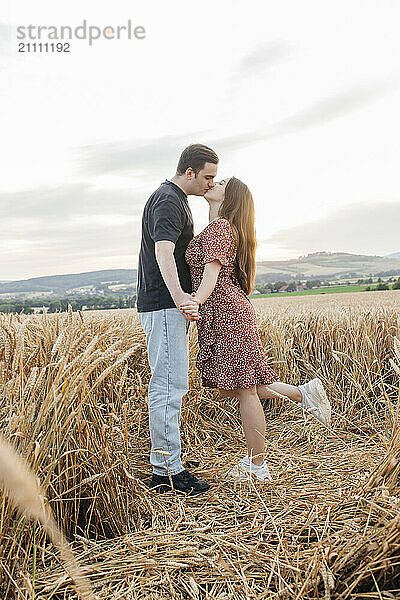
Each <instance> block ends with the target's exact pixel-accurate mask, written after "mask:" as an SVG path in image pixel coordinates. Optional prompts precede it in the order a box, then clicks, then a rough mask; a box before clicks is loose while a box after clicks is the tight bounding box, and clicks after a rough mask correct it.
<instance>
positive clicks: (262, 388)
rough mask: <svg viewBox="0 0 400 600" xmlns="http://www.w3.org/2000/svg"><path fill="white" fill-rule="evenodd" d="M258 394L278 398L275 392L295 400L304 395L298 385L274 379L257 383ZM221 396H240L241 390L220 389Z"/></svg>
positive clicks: (262, 396)
mask: <svg viewBox="0 0 400 600" xmlns="http://www.w3.org/2000/svg"><path fill="white" fill-rule="evenodd" d="M256 387H257V394H258V397H259V398H276V394H274V392H278V394H282V395H283V396H287V397H288V398H290V399H291V400H294V401H295V402H301V401H302V395H301V392H300V390H299V388H298V387H297V386H296V385H290V384H289V383H282V382H281V381H274V383H269V384H268V385H264V384H263V385H257V386H256ZM271 390H272V391H271ZM218 391H219V393H220V394H221V396H223V397H224V398H239V390H238V389H236V390H218Z"/></svg>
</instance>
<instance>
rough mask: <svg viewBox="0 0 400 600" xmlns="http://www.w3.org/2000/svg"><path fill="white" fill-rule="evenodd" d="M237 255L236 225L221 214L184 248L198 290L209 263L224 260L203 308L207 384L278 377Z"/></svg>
mask: <svg viewBox="0 0 400 600" xmlns="http://www.w3.org/2000/svg"><path fill="white" fill-rule="evenodd" d="M235 257H236V245H235V242H234V239H233V236H232V229H231V225H230V223H229V221H228V220H227V219H224V218H222V217H218V218H217V219H214V220H213V221H211V222H210V223H209V224H208V225H207V227H206V228H205V229H203V231H202V232H201V233H199V235H197V236H196V237H194V238H193V239H192V240H191V242H190V243H189V245H188V247H187V250H186V254H185V258H186V262H187V263H188V265H189V268H190V274H191V278H192V285H193V291H197V289H198V288H199V286H200V283H201V280H202V277H203V271H204V265H205V264H206V263H208V262H212V261H213V260H215V259H218V260H219V261H220V263H221V265H222V267H221V270H220V272H219V275H218V279H217V284H216V286H215V289H214V291H213V292H212V294H211V295H210V296H209V297H208V298H207V300H206V301H205V302H204V304H203V305H201V306H200V309H199V313H200V315H201V320H200V321H198V322H197V332H198V340H199V353H198V355H197V359H196V366H197V368H198V369H199V371H200V373H201V374H202V381H203V385H204V386H207V387H211V388H220V389H224V390H233V389H236V388H249V387H252V386H253V385H259V384H262V383H264V384H268V383H272V382H274V381H279V377H278V375H277V374H276V373H275V372H274V371H273V370H272V369H271V368H270V367H269V366H268V364H267V358H266V355H265V351H264V348H263V346H262V343H261V339H260V336H259V333H258V328H257V321H256V315H255V311H254V307H253V305H252V304H251V302H250V300H249V299H248V297H247V296H246V294H245V292H244V291H243V290H242V288H241V287H240V285H239V281H238V280H237V277H236V274H235V268H234V261H235Z"/></svg>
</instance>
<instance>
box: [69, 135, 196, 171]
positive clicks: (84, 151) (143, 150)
mask: <svg viewBox="0 0 400 600" xmlns="http://www.w3.org/2000/svg"><path fill="white" fill-rule="evenodd" d="M205 136H206V132H194V133H189V134H186V135H168V136H164V137H161V138H159V139H155V140H138V141H137V142H134V143H127V142H118V143H106V144H96V145H95V146H93V145H92V146H84V147H82V148H81V149H80V150H79V152H80V153H79V155H77V162H76V168H77V171H78V173H84V174H89V175H100V174H104V173H129V174H131V175H133V174H134V175H137V176H139V177H141V178H146V177H154V176H155V175H156V174H157V173H159V174H160V176H161V177H163V174H164V173H169V172H170V173H171V174H173V173H175V169H176V165H177V162H178V159H179V155H180V153H181V152H182V150H183V149H184V148H185V147H186V146H188V145H189V144H192V143H204V144H206V143H207V142H206V141H204V138H205Z"/></svg>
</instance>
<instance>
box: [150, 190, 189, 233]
mask: <svg viewBox="0 0 400 600" xmlns="http://www.w3.org/2000/svg"><path fill="white" fill-rule="evenodd" d="M148 227H149V233H150V236H151V238H152V240H153V242H161V241H169V242H173V243H174V244H176V242H177V240H178V238H179V236H180V235H181V233H182V230H183V228H184V215H183V212H182V209H181V208H180V207H179V205H178V204H177V203H176V202H175V201H174V200H173V199H171V198H168V197H167V198H163V199H162V200H161V201H159V202H157V204H155V205H154V206H153V209H152V210H151V213H150V214H149V218H148Z"/></svg>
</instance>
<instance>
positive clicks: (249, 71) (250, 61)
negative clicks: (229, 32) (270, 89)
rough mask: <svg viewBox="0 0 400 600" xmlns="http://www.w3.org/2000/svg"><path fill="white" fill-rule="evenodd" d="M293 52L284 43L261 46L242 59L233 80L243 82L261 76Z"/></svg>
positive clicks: (277, 42)
mask: <svg viewBox="0 0 400 600" xmlns="http://www.w3.org/2000/svg"><path fill="white" fill-rule="evenodd" d="M291 50H292V48H291V46H290V45H289V44H288V43H287V42H282V41H275V42H269V43H267V44H265V45H263V46H259V47H258V48H256V49H254V50H253V51H252V52H249V54H247V55H246V56H244V57H243V58H242V60H241V61H240V62H239V63H238V65H237V67H236V69H235V70H234V72H233V75H232V79H233V80H235V81H243V79H244V78H246V77H254V76H256V75H260V74H261V73H262V72H265V71H266V69H269V68H270V67H273V66H274V65H276V64H277V63H279V62H281V61H282V59H284V58H286V57H287V56H288V55H289V54H290V53H291Z"/></svg>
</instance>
